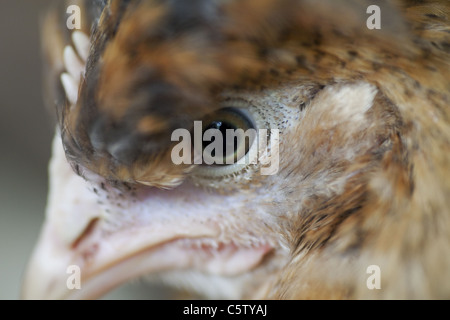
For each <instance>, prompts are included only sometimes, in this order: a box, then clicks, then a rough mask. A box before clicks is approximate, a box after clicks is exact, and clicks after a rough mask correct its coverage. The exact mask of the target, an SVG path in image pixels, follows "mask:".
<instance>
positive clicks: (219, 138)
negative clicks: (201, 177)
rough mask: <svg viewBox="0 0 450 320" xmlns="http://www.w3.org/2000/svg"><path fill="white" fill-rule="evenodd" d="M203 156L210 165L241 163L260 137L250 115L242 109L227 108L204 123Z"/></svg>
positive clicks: (204, 160)
mask: <svg viewBox="0 0 450 320" xmlns="http://www.w3.org/2000/svg"><path fill="white" fill-rule="evenodd" d="M202 136H203V142H202V150H201V152H202V156H203V163H204V164H206V165H230V164H235V163H237V162H238V161H239V160H240V159H242V158H243V157H244V156H245V155H246V154H247V153H248V151H249V149H250V147H251V145H252V144H253V141H254V140H255V137H256V130H255V125H254V123H253V121H252V119H251V117H250V115H249V114H248V113H247V112H246V111H245V110H244V109H240V108H231V107H228V108H223V109H221V110H219V111H217V112H215V113H214V114H212V115H210V116H209V117H207V118H206V119H205V120H204V121H203V122H202Z"/></svg>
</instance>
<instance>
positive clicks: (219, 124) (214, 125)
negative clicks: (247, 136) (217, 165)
mask: <svg viewBox="0 0 450 320" xmlns="http://www.w3.org/2000/svg"><path fill="white" fill-rule="evenodd" d="M208 129H218V130H220V133H221V134H222V139H223V151H222V152H223V153H222V154H223V156H224V157H225V156H226V155H227V150H226V149H227V144H228V141H227V129H232V130H233V131H234V130H236V129H237V127H236V126H234V125H232V124H231V123H229V122H225V121H213V122H211V123H210V124H209V125H208V126H207V127H206V128H205V129H204V130H203V132H205V131H206V130H208ZM214 140H215V138H214V137H212V139H211V141H203V149H205V148H206V147H207V146H208V145H209V144H210V143H213V142H214ZM237 142H238V141H237V137H234V141H233V146H234V149H235V150H234V152H236V148H237ZM211 156H212V157H215V156H216V152H215V150H213V151H212V152H211Z"/></svg>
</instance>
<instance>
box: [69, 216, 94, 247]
mask: <svg viewBox="0 0 450 320" xmlns="http://www.w3.org/2000/svg"><path fill="white" fill-rule="evenodd" d="M99 220H100V219H99V218H94V219H92V220H91V221H89V223H88V224H87V225H86V228H84V230H83V232H81V233H80V235H79V236H78V237H77V238H76V239H75V240H74V241H73V242H72V245H71V248H72V249H76V248H77V247H78V245H79V244H80V243H81V242H82V241H83V239H85V238H87V237H89V235H90V234H91V233H92V232H93V231H94V229H95V226H96V225H97V224H98V222H99Z"/></svg>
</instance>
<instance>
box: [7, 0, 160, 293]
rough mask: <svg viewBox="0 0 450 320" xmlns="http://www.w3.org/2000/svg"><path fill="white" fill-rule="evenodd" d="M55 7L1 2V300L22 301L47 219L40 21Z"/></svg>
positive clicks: (40, 1)
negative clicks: (28, 267) (23, 282)
mask: <svg viewBox="0 0 450 320" xmlns="http://www.w3.org/2000/svg"><path fill="white" fill-rule="evenodd" d="M52 2H53V3H54V2H56V1H55V0H0V299H18V298H20V286H21V278H22V275H23V272H24V270H25V266H26V263H27V261H28V258H29V256H30V254H31V252H32V249H33V247H34V245H35V243H36V240H37V238H38V235H39V230H40V226H41V224H42V222H43V219H44V208H45V202H46V195H47V162H48V160H49V156H50V142H51V138H52V134H53V126H54V125H53V123H52V117H51V116H50V114H49V113H48V111H47V110H46V108H45V107H44V105H43V95H42V88H41V74H42V73H41V60H40V59H41V57H40V44H39V20H40V18H41V17H42V13H43V12H45V10H47V9H48V8H49V5H50V4H51V3H52ZM157 291H159V290H157ZM141 297H143V298H151V297H152V292H150V291H149V289H148V287H147V286H145V285H143V284H142V283H135V284H133V285H126V286H125V287H124V288H122V289H118V290H116V291H115V292H113V293H111V294H109V295H108V296H107V298H110V299H136V298H141Z"/></svg>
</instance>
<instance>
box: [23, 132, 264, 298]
mask: <svg viewBox="0 0 450 320" xmlns="http://www.w3.org/2000/svg"><path fill="white" fill-rule="evenodd" d="M98 178H99V177H98ZM88 180H89V181H90V182H87V181H86V180H84V179H83V178H81V177H79V176H78V175H76V174H75V173H74V172H73V170H72V168H71V167H70V165H69V164H68V163H67V161H66V158H65V154H64V150H63V147H62V143H61V139H60V137H59V134H58V133H57V134H56V137H55V139H54V143H53V157H52V160H51V163H50V192H49V198H48V206H47V211H46V219H45V222H44V225H43V228H42V232H41V235H40V238H39V241H38V243H37V246H36V248H35V250H34V253H33V255H32V257H31V260H30V263H29V265H28V268H27V271H26V274H25V279H24V283H23V288H22V295H23V298H25V299H95V298H98V297H101V296H102V295H103V294H105V293H107V292H108V291H110V290H112V289H113V288H115V287H117V286H119V285H120V284H122V283H124V282H127V281H129V280H131V279H133V278H136V277H139V276H143V275H147V274H154V273H160V272H164V271H173V270H186V269H195V270H198V271H201V272H205V273H207V274H214V275H220V276H226V277H235V276H238V275H240V274H242V273H244V272H247V271H249V270H252V269H253V268H255V267H256V266H258V265H259V264H260V262H261V261H262V260H263V258H264V256H265V255H266V254H267V253H269V252H270V251H271V250H272V246H270V245H268V244H267V243H265V242H261V243H257V244H254V243H253V244H252V245H251V246H240V245H236V243H235V242H233V241H232V240H231V239H226V238H224V236H223V232H222V231H223V228H222V227H221V224H220V223H219V222H218V221H217V220H215V219H214V215H213V213H214V211H215V210H217V207H218V206H219V207H221V208H223V205H224V203H223V201H225V198H224V197H223V196H220V195H215V196H214V195H211V194H207V193H202V192H198V191H196V190H195V189H194V188H193V187H192V186H184V185H181V186H180V187H178V188H176V189H174V190H169V191H167V190H158V189H155V188H149V187H145V188H143V189H140V190H132V191H130V192H129V193H128V194H124V193H123V192H122V191H119V190H117V189H114V188H113V187H112V186H110V185H106V184H104V183H100V182H98V184H95V183H94V184H93V183H92V179H88ZM94 180H95V179H94ZM205 196H208V198H206V197H205ZM205 201H211V202H212V203H216V206H215V207H214V208H213V209H211V208H210V207H209V208H208V207H207V206H205V205H204V204H205ZM113 203H114V205H112V204H113ZM222 210H223V209H222ZM194 213H195V214H194Z"/></svg>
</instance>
